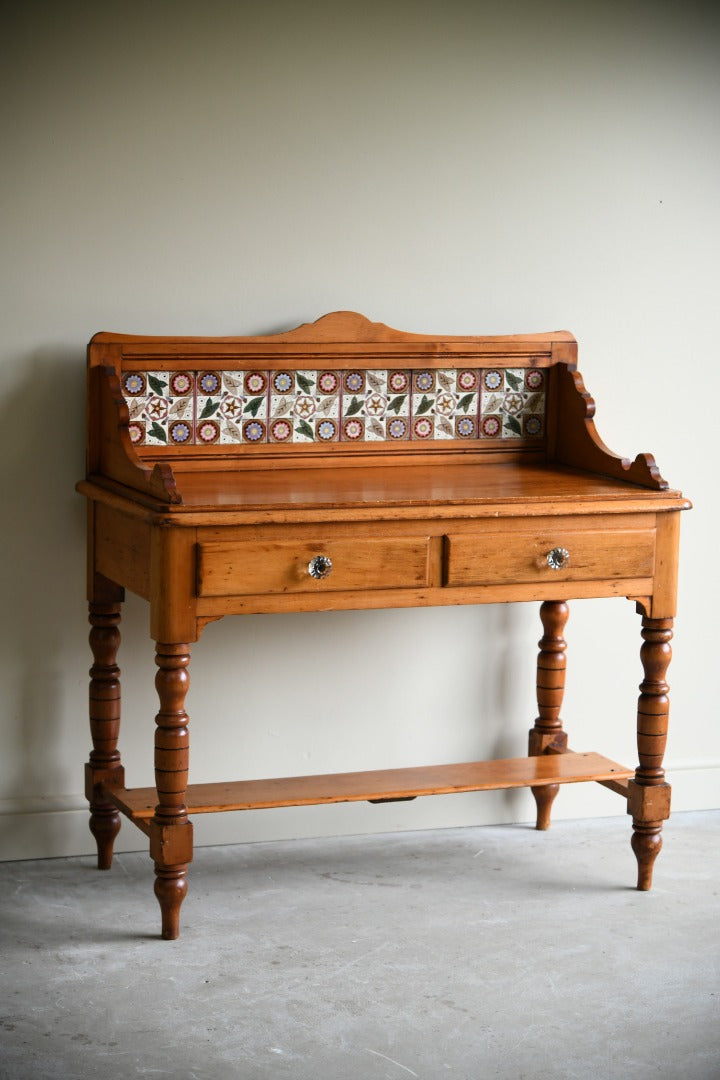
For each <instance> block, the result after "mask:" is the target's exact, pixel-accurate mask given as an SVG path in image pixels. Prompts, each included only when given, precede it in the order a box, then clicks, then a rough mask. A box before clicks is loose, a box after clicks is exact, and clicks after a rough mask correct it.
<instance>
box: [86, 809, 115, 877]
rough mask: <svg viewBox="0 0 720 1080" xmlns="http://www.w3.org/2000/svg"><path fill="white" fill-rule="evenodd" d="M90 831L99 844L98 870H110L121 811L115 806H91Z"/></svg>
mask: <svg viewBox="0 0 720 1080" xmlns="http://www.w3.org/2000/svg"><path fill="white" fill-rule="evenodd" d="M90 832H91V833H92V834H93V836H94V837H95V843H96V844H97V865H98V870H109V869H110V867H111V866H112V860H113V846H114V844H115V837H116V836H117V834H118V833H119V832H120V812H119V811H118V810H117V809H116V808H115V807H114V806H113V807H95V806H93V807H91V813H90Z"/></svg>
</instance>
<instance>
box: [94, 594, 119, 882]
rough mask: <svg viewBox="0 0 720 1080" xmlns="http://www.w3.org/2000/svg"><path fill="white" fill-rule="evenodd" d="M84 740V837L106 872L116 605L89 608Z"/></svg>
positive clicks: (114, 767)
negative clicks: (87, 748)
mask: <svg viewBox="0 0 720 1080" xmlns="http://www.w3.org/2000/svg"><path fill="white" fill-rule="evenodd" d="M89 619H90V625H91V627H92V629H91V631H90V648H91V649H92V654H93V660H94V663H93V666H92V667H91V668H90V734H91V736H92V743H93V749H92V751H91V753H90V759H89V761H88V763H87V765H86V766H85V793H86V795H87V798H88V801H89V803H90V831H91V833H92V834H93V836H94V837H95V841H96V843H97V853H98V868H99V869H100V870H109V869H110V865H111V863H112V856H113V844H114V842H115V837H116V836H117V834H118V832H119V831H120V812H119V811H118V810H117V808H116V807H115V806H114V805H113V804H112V803H110V802H108V800H107V798H105V797H104V796H103V793H102V788H101V785H102V784H109V785H111V786H115V787H122V786H123V785H124V783H125V778H124V772H123V768H122V765H121V764H120V752H119V751H118V748H117V742H118V736H119V734H120V669H119V667H118V666H117V664H116V659H117V652H118V648H119V645H120V630H119V624H120V603H119V602H118V603H109V604H100V603H91V604H90V615H89Z"/></svg>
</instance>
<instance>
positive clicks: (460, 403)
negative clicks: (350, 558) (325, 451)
mask: <svg viewBox="0 0 720 1080" xmlns="http://www.w3.org/2000/svg"><path fill="white" fill-rule="evenodd" d="M545 379H546V372H544V371H542V370H539V369H530V370H526V369H524V368H502V367H498V368H485V369H480V368H439V369H437V368H436V369H429V368H428V369H423V368H417V369H414V370H408V369H399V368H396V369H393V368H390V369H382V370H377V369H362V368H348V369H347V370H345V371H331V370H329V369H322V368H319V369H303V370H298V371H291V370H275V371H269V372H268V371H240V370H228V371H197V372H187V371H178V372H172V371H171V372H163V371H145V372H138V371H132V372H125V373H123V376H122V388H123V394H124V396H125V399H126V401H127V404H128V409H129V412H130V422H131V424H130V431H131V437H132V438H133V441H135V442H137V443H147V444H149V445H172V444H177V445H182V444H194V445H199V446H211V445H213V444H218V443H219V444H230V445H232V444H241V443H249V444H252V443H264V442H272V443H285V442H287V443H297V444H302V443H323V442H327V443H330V442H337V441H342V442H356V443H357V442H366V443H372V442H375V443H377V442H391V443H393V442H403V441H406V440H412V441H414V442H419V441H428V442H438V441H448V440H467V439H478V438H479V439H483V438H485V439H488V438H489V439H501V440H513V439H518V438H538V437H540V436H542V435H543V433H544V419H545V404H546V394H545Z"/></svg>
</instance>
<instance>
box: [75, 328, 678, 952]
mask: <svg viewBox="0 0 720 1080" xmlns="http://www.w3.org/2000/svg"><path fill="white" fill-rule="evenodd" d="M576 359H577V345H576V342H575V340H574V338H573V337H572V336H571V335H570V334H569V333H567V332H558V333H551V334H537V335H518V336H510V337H507V336H506V337H470V336H457V337H447V336H443V337H431V336H426V335H418V334H406V333H401V332H399V331H397V330H392V329H389V328H388V327H387V326H383V325H381V324H378V323H372V322H369V321H368V320H367V319H365V318H363V317H362V316H360V315H357V314H354V313H352V312H338V313H335V314H332V315H327V316H325V317H324V318H322V319H319V320H318V321H317V322H315V323H312V324H306V325H303V326H300V327H298V328H297V329H295V330H292V331H290V332H288V333H282V334H276V335H273V336H265V337H237V338H179V337H138V336H125V335H122V334H108V333H101V334H97V335H96V336H95V337H94V338H93V339H92V341H91V343H90V346H89V363H88V454H87V479H85V480H83V481H81V482H80V483H79V484H78V490H79V491H80V492H82V494H83V495H85V496H87V499H88V509H89V515H88V524H89V527H88V597H89V601H90V624H91V632H90V645H91V648H92V655H93V660H94V663H93V666H92V669H91V672H90V675H91V681H90V729H91V735H92V744H93V749H92V751H91V753H90V759H89V762H88V764H87V766H86V792H87V797H88V799H89V802H90V815H91V816H90V828H91V830H92V832H93V835H94V837H95V839H96V841H97V848H98V865H99V866H100V868H102V869H108V868H109V866H110V863H111V860H112V851H113V843H114V840H115V837H116V835H117V833H118V830H119V828H120V820H121V815H122V814H124V815H125V816H126V817H127V818H129V819H130V820H131V821H132V822H133V824H134V825H136V826H137V827H138V828H139V829H141V830H142V831H143V832H144V833H146V834H147V836H148V840H149V848H150V856H151V858H152V859H153V861H154V864H155V874H156V879H155V893H156V896H157V898H158V900H159V903H160V908H161V912H162V936H163V937H164V938H176V937H177V936H178V933H179V915H180V905H181V903H182V901H183V898H184V896H185V894H186V891H187V879H186V875H187V867H188V863H189V862H190V861H191V859H192V853H193V844H192V823H191V815H193V814H201V813H209V812H214V811H220V810H250V809H254V808H259V807H271V806H300V805H305V804H311V803H331V802H343V801H351V800H368V801H370V802H374V801H382V800H390V799H412V798H415V797H416V796H418V795H434V794H439V793H447V792H461V791H479V790H488V789H495V788H512V787H521V786H527V787H530V788H531V789H532V791H533V794H534V796H535V799H536V802H537V827H538V828H539V829H547V827H548V825H549V823H550V812H551V806H552V803H553V800H554V798H555V796H556V794H557V791H558V787H559V785H560V784H567V783H576V782H579V781H586V780H589V781H595V782H598V783H600V784H604V785H605V786H606V787H609V788H611V789H612V790H613V791H615V792H617V794H618V795H620V796H621V797H622V798H623V799H625V800H627V809H628V813H629V814H630V815H631V817H632V826H633V835H632V847H633V850H634V852H635V855H636V857H637V862H638V888H639V889H649V888H650V885H651V877H652V871H653V863H654V861H655V858H656V856H657V854H658V852H659V850H660V847H661V842H662V841H661V830H662V824H663V821H664V819H666V818H667V817H668V815H669V808H670V787H669V785H668V783H667V782H666V780H665V773H664V770H663V753H664V750H665V741H666V734H667V721H668V708H669V705H668V686H667V683H666V672H667V667H668V663H669V661H670V656H671V648H670V640H671V638H672V626H673V617H674V615H675V603H676V584H677V560H678V533H679V524H680V511H681V510H685V509H687V508H688V507H689V505H690V504H689V502H688V501H687V500H686V499H685V498H683V497H682V495H681V494H680V493H679V492H678V491H675V490H671V489H669V488H668V485H667V484H666V482H665V481H664V480H663V479H662V477H661V476H660V473H659V472H658V469H657V467H656V465H655V462H654V460H653V458H652V457H651V456H650V455H648V454H641V455H639V456H638V457H636V458H635V460H634V461H629V460H626V459H623V458H620V457H617V456H615V455H614V454H612V453H611V452H610V451H609V450H608V449H607V447H606V446H604V444H603V443H602V441H601V440H600V438H599V437H598V435H597V433H596V430H595V425H594V422H593V414H594V412H595V406H594V402H593V400H592V398H591V397H590V396H589V395H588V394H587V392H586V391H585V388H584V386H583V382H582V379H581V377H580V375H579V374H578V371H577V368H576ZM125 589H130V590H131V591H132V592H134V593H136V594H138V595H139V596H141V597H144V598H145V599H146V600H147V601H148V602H149V604H150V628H151V636H152V638H153V639H154V641H155V643H156V644H155V649H156V662H157V668H158V670H157V675H156V679H155V685H156V689H157V695H158V698H159V710H158V712H157V716H156V717H155V725H156V726H155V780H156V786H155V787H154V788H129V787H126V784H125V777H124V773H123V766H122V764H121V760H120V753H119V750H118V737H119V730H120V672H119V669H118V667H117V662H116V660H117V652H118V645H119V641H120V633H119V624H120V611H121V604H122V601H123V599H124V590H125ZM612 596H620V597H627V598H628V599H630V600H632V601H633V602H634V603H635V604H636V606H637V610H638V613H639V614H640V616H641V618H642V629H641V636H642V646H641V649H640V659H641V662H642V669H643V673H644V678H643V680H642V682H641V684H640V698H639V703H638V708H637V746H638V761H639V764H638V766H637V768H635V769H629V768H626V767H624V766H623V765H620V764H618V763H616V762H615V761H612V760H609V759H608V758H606V757H603V756H601V755H600V754H599V753H586V752H582V753H577V752H573V751H571V750H569V749H568V745H567V736H566V734H565V732H564V731H563V727H562V721H561V718H560V710H561V705H562V698H563V688H564V681H565V647H566V646H565V640H564V629H565V623H566V620H567V617H568V604H567V601H568V600H571V599H573V598H587V597H612ZM518 601H535V602H538V603H539V604H540V619H541V621H542V631H543V632H542V638H541V640H540V643H539V655H538V660H537V700H538V716H537V719H536V720H535V723H534V726H533V727H532V729H531V731H530V735H529V747H528V756H527V757H525V758H514V759H507V760H501V761H471V762H462V763H459V764H450V765H437V764H432V765H429V766H428V767H426V768H417V767H413V768H407V769H391V770H380V771H376V772H354V773H353V772H348V773H339V774H332V775H325V776H296V777H283V778H281V779H268V780H239V781H231V782H227V783H219V784H191V785H188V757H189V736H188V716H187V713H186V712H185V696H186V692H187V689H188V683H189V672H188V667H189V663H190V644H191V643H192V642H194V641H197V640H198V638H199V636H200V634H201V632H202V630H203V627H204V626H205V625H206V624H207V623H208V622H211V621H212V620H215V619H219V618H221V617H222V616H224V615H242V614H246V613H251V612H293V611H332V610H338V609H359V608H401V607H408V608H414V607H424V606H426V605H438V604H486V603H499V602H507V603H510V602H518ZM378 758H382V747H379V748H378Z"/></svg>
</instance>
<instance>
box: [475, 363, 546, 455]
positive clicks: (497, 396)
mask: <svg viewBox="0 0 720 1080" xmlns="http://www.w3.org/2000/svg"><path fill="white" fill-rule="evenodd" d="M481 374H482V389H481V393H480V418H479V419H480V429H479V433H480V437H481V438H487V439H519V438H531V439H536V438H539V437H540V436H541V435H542V434H543V432H544V420H545V372H543V371H541V370H540V369H538V368H530V369H529V370H528V369H525V368H491V369H489V370H486V371H483V372H482V373H481Z"/></svg>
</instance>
